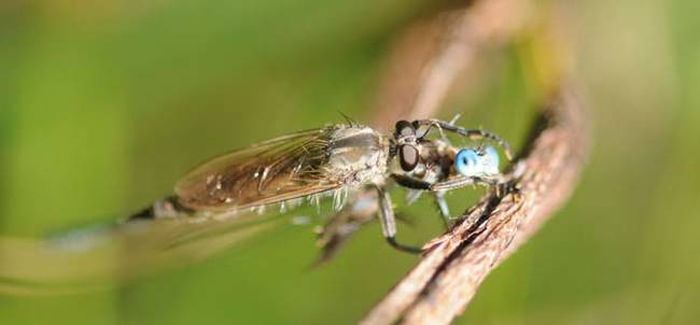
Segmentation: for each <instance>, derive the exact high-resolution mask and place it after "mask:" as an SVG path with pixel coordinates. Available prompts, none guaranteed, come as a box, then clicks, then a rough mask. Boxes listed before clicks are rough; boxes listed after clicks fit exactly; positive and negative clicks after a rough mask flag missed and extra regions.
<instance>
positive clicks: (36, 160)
mask: <svg viewBox="0 0 700 325" xmlns="http://www.w3.org/2000/svg"><path fill="white" fill-rule="evenodd" d="M567 6H568V7H567V9H568V11H569V14H570V17H571V18H572V19H571V21H568V22H567V23H568V24H569V25H570V27H571V29H572V31H573V33H572V36H571V37H572V38H573V40H572V43H573V44H574V48H575V53H576V55H577V57H578V60H577V61H576V67H577V70H578V71H579V72H580V78H581V81H582V84H583V86H584V89H585V95H586V100H587V103H588V106H589V108H590V111H589V115H590V117H591V120H592V121H591V124H592V126H593V131H594V144H593V150H592V155H591V157H590V160H589V164H588V166H587V169H586V170H585V172H584V174H583V176H582V178H581V183H580V186H579V187H578V189H577V190H576V192H575V194H574V196H573V197H572V199H571V201H570V202H569V203H568V204H567V205H566V207H565V208H563V209H562V210H561V211H559V212H558V213H557V216H556V217H555V218H553V219H552V220H551V221H550V222H549V223H548V224H547V226H546V227H545V228H544V229H542V231H541V232H540V233H539V234H538V235H537V236H536V237H535V238H533V239H532V240H531V241H529V242H528V243H527V245H525V246H524V247H523V248H522V249H520V250H519V251H518V252H517V254H515V255H514V256H513V257H512V258H510V259H509V260H508V261H507V262H506V263H505V264H503V265H502V266H501V267H499V268H498V269H497V270H496V271H495V272H494V273H492V275H491V276H490V277H489V278H488V280H487V281H486V283H485V284H484V285H483V286H482V288H481V290H480V291H479V293H478V295H477V296H476V298H475V300H474V302H473V304H472V305H470V307H469V309H468V310H467V312H466V313H465V315H464V316H462V317H461V318H459V319H458V323H465V324H468V323H472V324H562V323H563V324H691V323H696V322H697V321H698V320H699V319H700V309H698V307H697V306H698V304H700V237H699V236H698V232H700V218H699V217H700V214H699V212H698V211H700V200H699V199H698V198H700V196H699V195H700V189H699V185H700V172H698V166H700V145H699V144H698V141H699V139H700V92H699V91H698V89H700V38H699V37H698V32H699V31H700V20H698V19H697V17H696V16H697V13H698V9H700V8H699V7H698V5H697V2H696V1H693V0H673V1H651V0H641V1H632V0H622V1H584V2H576V3H574V2H571V3H568V4H567ZM435 10H436V8H435V4H433V3H430V2H427V1H425V2H421V1H414V0H411V1H405V0H381V1H368V0H357V1H304V0H302V1H298V0H297V1H290V0H275V1H222V0H204V1H183V0H159V1H116V0H102V1H82V0H71V1H69V0H45V1H22V0H2V2H0V180H1V182H0V222H1V223H0V227H1V228H0V231H1V232H2V234H3V235H5V236H14V237H22V236H25V237H38V236H43V235H45V234H46V233H47V232H51V231H56V230H57V229H66V228H70V227H73V226H76V225H81V224H88V223H92V222H100V221H105V220H114V219H116V218H119V217H121V216H125V215H128V214H129V213H131V212H134V211H136V210H138V209H139V208H141V207H143V206H146V205H147V204H149V203H150V202H152V201H153V200H156V199H158V198H160V197H162V196H163V195H166V194H168V193H170V192H171V191H172V185H173V184H174V182H175V181H176V180H177V179H178V177H179V176H181V175H182V174H183V173H185V172H186V171H187V170H188V169H189V168H190V167H192V166H193V165H194V164H196V163H198V162H200V161H202V160H203V159H205V158H207V157H210V156H212V155H216V154H219V153H222V152H226V151H228V150H230V149H232V148H237V147H240V146H244V145H246V144H248V143H251V142H255V141H259V140H264V139H266V138H270V137H273V136H277V135H281V134H285V133H289V132H293V131H297V130H303V129H308V128H313V127H318V126H322V125H325V124H327V123H336V122H341V121H342V117H341V115H340V114H339V112H343V113H344V114H347V115H349V116H352V117H353V118H355V119H357V120H359V121H365V120H366V119H368V118H369V117H370V116H372V112H371V111H370V107H371V104H372V103H373V100H374V98H375V97H374V96H375V95H376V91H377V86H378V83H379V76H380V72H381V68H382V66H383V64H384V63H385V62H386V55H387V53H388V50H389V47H390V43H391V41H392V40H394V39H395V37H396V35H397V33H398V32H399V31H401V29H402V28H403V27H405V26H406V25H407V24H408V23H410V22H411V21H412V20H414V19H416V18H417V17H421V16H423V15H426V14H428V13H431V12H434V11H435ZM522 46H523V45H522V44H512V45H509V46H506V47H505V48H504V49H503V50H502V51H499V52H498V54H497V55H496V58H494V59H493V60H491V61H492V62H491V66H490V67H489V68H488V71H489V72H488V73H489V74H490V75H491V76H490V77H489V78H488V80H489V81H488V84H487V85H480V86H479V87H481V88H484V90H483V91H481V92H480V93H479V94H480V95H479V96H477V97H478V99H476V100H473V101H472V102H471V103H470V104H465V105H464V106H462V107H460V106H459V104H458V103H451V104H450V105H452V106H453V107H449V109H447V110H446V111H449V112H456V111H461V110H464V114H463V117H462V119H461V120H460V123H462V124H464V125H467V126H483V127H485V128H488V129H491V130H493V131H496V132H498V133H501V134H503V135H504V136H505V137H506V138H507V139H509V140H511V141H512V142H513V143H515V144H519V143H521V141H522V137H523V135H524V132H525V131H524V130H525V127H526V126H527V125H528V123H529V122H530V120H529V116H530V115H528V114H525V113H523V112H525V111H526V110H527V108H528V107H529V106H530V104H531V103H530V102H528V98H530V96H529V95H528V89H529V88H528V86H527V82H526V81H524V80H526V79H527V77H526V76H524V74H526V73H527V71H526V69H525V68H524V67H523V65H522V63H520V61H521V60H519V56H520V54H519V53H522ZM468 91H470V90H467V89H465V92H468ZM446 114H447V113H446ZM450 114H451V113H450ZM438 117H441V118H446V119H449V118H450V117H451V116H447V115H445V116H438ZM467 192H469V191H467ZM455 195H472V196H474V197H476V195H474V194H465V192H460V193H459V194H454V195H453V196H452V198H451V201H455V202H462V201H463V199H462V200H461V201H460V200H459V198H457V199H456V200H455V197H454V196H455ZM400 196H401V193H400V192H399V193H397V198H399V197H400ZM400 202H401V200H400V199H398V200H397V205H399V206H400ZM464 208H466V206H460V205H459V204H457V205H456V206H453V207H452V210H453V211H461V210H463V209H464ZM399 210H400V211H401V209H399ZM404 210H405V209H404ZM302 211H303V212H304V211H305V212H304V213H309V212H308V210H302ZM410 213H413V214H414V216H413V219H414V220H412V222H413V223H415V225H414V226H412V227H411V226H408V225H403V224H402V225H399V227H400V231H401V233H400V234H401V236H403V238H405V240H406V241H416V242H417V241H420V240H425V239H427V238H431V237H432V236H434V235H436V234H438V233H439V232H440V231H442V230H441V227H440V222H439V220H438V217H437V213H436V212H435V211H434V209H433V208H432V206H431V205H430V202H421V203H419V204H418V206H417V208H416V209H415V210H412V211H411V212H410ZM432 214H435V217H434V218H433V217H431V216H432ZM311 228H312V227H311V226H306V227H304V226H292V225H287V226H284V227H279V228H277V229H274V230H270V231H266V232H265V233H264V235H261V236H258V237H256V238H254V239H251V240H248V241H246V242H245V243H243V244H241V245H236V246H235V247H231V248H230V249H227V250H225V251H223V252H221V253H219V254H217V255H216V256H214V257H212V258H210V259H207V260H205V261H204V262H201V263H196V264H191V265H188V266H185V267H179V268H173V269H168V270H165V271H162V272H155V273H150V274H148V275H145V276H142V277H138V278H136V279H133V280H131V281H129V282H127V283H124V284H118V285H115V286H113V287H111V288H109V289H104V290H98V291H94V292H84V293H78V294H71V295H39V296H33V295H23V296H13V295H2V296H0V323H2V324H230V323H236V324H249V323H293V324H327V323H353V322H356V321H358V320H359V319H360V318H361V317H362V315H363V314H364V313H365V312H366V311H367V310H369V308H370V307H371V306H372V305H373V304H374V303H375V302H377V301H378V300H379V299H380V298H381V297H382V295H383V294H384V293H385V292H386V291H387V290H388V289H389V288H391V286H392V285H393V284H394V283H395V282H396V281H397V280H398V279H399V278H400V277H401V276H402V275H403V274H404V273H405V272H407V270H408V269H409V268H410V267H411V265H413V264H415V263H416V261H417V258H416V257H414V256H410V255H407V254H402V253H398V252H396V251H394V250H392V249H391V248H390V247H389V246H388V245H386V244H385V243H384V241H383V239H382V237H381V235H380V230H379V225H378V224H376V223H373V224H371V225H368V226H367V227H365V228H366V229H362V230H361V231H360V232H359V233H358V234H357V236H356V237H355V238H353V239H352V240H351V242H350V243H348V245H347V247H345V249H344V250H343V251H341V252H340V254H339V256H338V257H337V258H336V259H335V260H333V261H332V262H331V263H329V264H328V265H325V266H322V267H319V268H310V265H311V263H312V262H313V260H314V258H315V257H316V255H317V253H318V250H317V248H316V246H315V245H314V240H315V236H314V234H313V233H312V231H311ZM3 254H7V251H3V250H2V248H0V267H2V264H3V263H8V261H7V260H5V261H3ZM52 267H54V266H52V265H37V268H39V270H38V271H41V268H52ZM55 267H60V266H58V265H56V266H55ZM3 280H5V279H0V282H2V281H3Z"/></svg>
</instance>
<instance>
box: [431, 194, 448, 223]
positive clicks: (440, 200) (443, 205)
mask: <svg viewBox="0 0 700 325" xmlns="http://www.w3.org/2000/svg"><path fill="white" fill-rule="evenodd" d="M434 197H435V203H436V204H437V206H438V210H440V216H441V217H442V221H443V222H444V223H445V229H447V230H449V229H450V222H451V220H450V219H451V218H452V217H451V216H450V208H449V207H448V206H447V201H445V191H436V192H434Z"/></svg>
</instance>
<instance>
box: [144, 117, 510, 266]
mask: <svg viewBox="0 0 700 325" xmlns="http://www.w3.org/2000/svg"><path fill="white" fill-rule="evenodd" d="M446 132H450V133H453V134H455V135H457V136H460V137H463V138H466V139H469V140H489V141H493V142H495V143H496V144H497V145H499V146H500V147H501V148H502V149H503V151H504V153H505V155H506V156H507V158H508V159H511V149H510V146H509V144H508V143H507V142H506V141H504V140H503V139H502V138H501V137H499V136H497V135H496V134H493V133H491V132H488V131H484V130H480V129H466V128H463V127H459V126H456V125H454V123H452V122H446V121H442V120H437V119H424V120H415V121H412V122H409V121H404V120H402V121H399V122H397V123H396V126H395V129H394V132H393V134H391V135H384V134H381V133H379V132H377V131H375V130H374V129H372V128H370V127H367V126H363V125H359V124H357V123H355V122H352V121H350V122H349V123H348V124H336V125H329V126H326V127H323V128H320V129H314V130H308V131H302V132H298V133H294V134H290V135H286V136H282V137H278V138H275V139H272V140H269V141H265V142H261V143H257V144H253V145H251V146H249V147H247V148H244V149H240V150H237V151H233V152H231V153H228V154H225V155H223V156H220V157H217V158H214V159H212V160H209V161H207V162H205V163H203V164H201V165H200V166H199V167H196V168H195V169H193V170H192V171H190V172H189V173H188V174H187V175H186V176H184V177H183V178H182V179H181V180H180V181H179V182H178V183H177V185H176V186H175V195H173V196H171V197H168V198H166V199H164V200H161V201H158V202H156V203H155V204H154V205H153V206H152V207H151V208H149V209H147V210H145V211H143V212H141V213H139V214H137V215H135V216H133V217H132V219H142V218H156V219H164V218H177V217H182V216H186V217H187V218H191V219H192V220H198V219H202V218H224V217H228V216H232V215H236V214H238V213H240V212H243V211H258V212H261V211H263V210H264V209H265V208H266V207H270V206H275V205H279V206H280V207H281V209H283V210H284V209H287V208H289V207H291V206H295V205H298V204H299V203H301V202H303V201H304V200H307V201H310V202H313V203H316V204H318V201H319V199H320V198H321V197H323V196H332V197H333V202H334V203H333V205H334V207H335V209H336V210H340V209H341V208H342V206H343V204H345V202H346V200H347V198H348V196H352V195H353V193H357V191H359V190H366V189H368V188H370V189H372V190H374V191H376V194H377V196H376V197H377V200H378V206H379V220H380V221H381V226H382V232H383V235H384V237H385V238H386V240H387V241H388V242H389V244H391V245H392V246H393V247H395V248H398V249H400V250H403V251H409V252H416V251H420V250H419V249H417V248H414V247H411V246H407V245H403V244H401V243H398V242H397V240H396V223H395V216H394V211H393V208H392V204H391V200H390V197H389V194H388V192H387V191H386V188H387V186H388V185H390V184H391V183H395V184H398V185H399V186H402V187H405V188H408V189H410V190H413V192H415V193H422V192H430V193H433V194H434V198H435V199H436V200H437V203H438V206H439V207H440V209H439V210H440V212H441V215H442V216H443V218H446V219H448V218H449V217H450V216H449V210H448V208H447V204H446V203H445V199H444V193H445V192H446V191H449V190H451V189H455V188H460V187H464V186H467V185H472V184H476V185H486V186H494V185H497V184H499V183H501V182H502V181H503V179H502V175H501V174H500V172H499V168H498V165H499V154H498V152H497V151H496V150H495V149H494V148H493V147H491V146H482V145H479V146H476V147H456V146H453V145H452V144H451V143H450V141H449V140H448V138H447V137H446V135H445V133H446Z"/></svg>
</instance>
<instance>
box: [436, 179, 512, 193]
mask: <svg viewBox="0 0 700 325" xmlns="http://www.w3.org/2000/svg"><path fill="white" fill-rule="evenodd" d="M501 183H503V180H502V177H500V176H481V177H477V176H475V177H465V176H462V177H458V178H455V179H451V180H448V181H444V182H438V183H435V184H433V185H431V186H430V191H449V190H453V189H457V188H462V187H465V186H468V185H485V186H496V185H498V184H501Z"/></svg>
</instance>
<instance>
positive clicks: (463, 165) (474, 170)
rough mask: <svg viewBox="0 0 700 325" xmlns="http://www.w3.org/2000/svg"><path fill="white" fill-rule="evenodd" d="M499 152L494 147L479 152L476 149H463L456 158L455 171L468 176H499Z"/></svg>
mask: <svg viewBox="0 0 700 325" xmlns="http://www.w3.org/2000/svg"><path fill="white" fill-rule="evenodd" d="M498 160H499V159H498V152H497V151H496V149H494V148H493V147H491V146H489V147H486V148H484V150H483V151H480V152H477V150H475V149H462V150H460V151H459V152H457V155H456V156H455V170H457V172H458V173H460V174H462V175H464V176H467V177H473V176H484V175H494V174H498V173H499V171H498Z"/></svg>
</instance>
